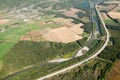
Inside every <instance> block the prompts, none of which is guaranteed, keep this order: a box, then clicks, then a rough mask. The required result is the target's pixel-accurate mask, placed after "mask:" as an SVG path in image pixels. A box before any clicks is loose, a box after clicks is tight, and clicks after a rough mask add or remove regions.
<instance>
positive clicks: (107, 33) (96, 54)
mask: <svg viewBox="0 0 120 80" xmlns="http://www.w3.org/2000/svg"><path fill="white" fill-rule="evenodd" d="M97 4H98V3H96V5H95V9H96V11H97V14H98V16H99V18H100V20H101V22H102V24H103V27H104V29H105V31H106V41H105V43H104V45H103V46H102V48H101V49H100V50H99V51H98V52H96V53H95V54H94V55H92V56H90V57H89V58H87V59H85V60H83V61H81V62H79V63H77V64H74V65H72V66H69V67H67V68H64V69H62V70H59V71H56V72H54V73H51V74H48V75H46V76H43V77H41V78H39V79H37V80H44V79H47V78H50V77H52V76H55V75H58V74H60V73H64V72H66V71H68V70H71V69H73V68H76V67H78V66H80V65H81V64H83V63H85V62H87V61H89V60H91V59H93V58H95V57H96V56H98V55H99V54H100V53H101V52H102V51H103V50H104V49H105V47H106V46H107V44H108V42H109V37H110V35H109V32H108V29H107V28H106V25H105V23H104V21H103V19H102V17H101V15H100V12H99V10H98V8H97Z"/></svg>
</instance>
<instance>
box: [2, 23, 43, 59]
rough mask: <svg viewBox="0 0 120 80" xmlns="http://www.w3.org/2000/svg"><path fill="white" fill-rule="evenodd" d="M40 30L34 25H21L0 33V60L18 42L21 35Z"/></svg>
mask: <svg viewBox="0 0 120 80" xmlns="http://www.w3.org/2000/svg"><path fill="white" fill-rule="evenodd" d="M37 29H42V28H41V27H39V26H38V25H36V24H31V25H29V24H22V25H20V26H19V27H16V28H9V29H7V30H6V31H5V32H3V33H0V40H3V41H4V42H3V43H0V59H2V58H3V57H4V55H5V54H6V53H7V52H8V51H9V50H10V49H11V48H12V47H13V46H14V45H15V44H16V43H17V42H18V41H19V38H20V37H21V36H22V35H25V34H26V32H29V31H33V30H37Z"/></svg>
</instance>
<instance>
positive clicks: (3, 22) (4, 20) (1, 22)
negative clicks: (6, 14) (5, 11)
mask: <svg viewBox="0 0 120 80" xmlns="http://www.w3.org/2000/svg"><path fill="white" fill-rule="evenodd" d="M7 22H9V20H8V19H2V20H0V25H1V24H5V23H7Z"/></svg>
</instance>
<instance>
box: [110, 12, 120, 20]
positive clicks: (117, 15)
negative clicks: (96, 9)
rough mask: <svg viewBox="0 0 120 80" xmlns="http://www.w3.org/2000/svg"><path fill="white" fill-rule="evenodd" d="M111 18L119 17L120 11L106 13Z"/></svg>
mask: <svg viewBox="0 0 120 80" xmlns="http://www.w3.org/2000/svg"><path fill="white" fill-rule="evenodd" d="M108 14H109V15H110V16H111V17H112V18H115V19H120V12H109V13H108Z"/></svg>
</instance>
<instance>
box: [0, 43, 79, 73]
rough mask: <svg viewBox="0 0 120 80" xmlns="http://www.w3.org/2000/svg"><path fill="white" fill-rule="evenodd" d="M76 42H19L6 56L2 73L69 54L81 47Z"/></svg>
mask: <svg viewBox="0 0 120 80" xmlns="http://www.w3.org/2000/svg"><path fill="white" fill-rule="evenodd" d="M79 47H80V46H79V45H78V44H77V43H76V42H73V43H69V44H62V43H53V42H28V41H21V42H19V43H17V44H16V45H15V46H14V47H13V48H12V49H11V50H10V51H9V52H8V53H7V54H6V56H5V57H4V59H3V70H2V71H1V75H2V73H4V74H5V73H9V72H14V71H16V70H19V69H21V68H24V67H26V66H30V65H34V64H38V63H39V64H40V63H44V62H46V61H48V60H51V59H54V58H56V57H61V56H62V55H64V54H69V53H71V52H74V51H75V50H77V49H79Z"/></svg>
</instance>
